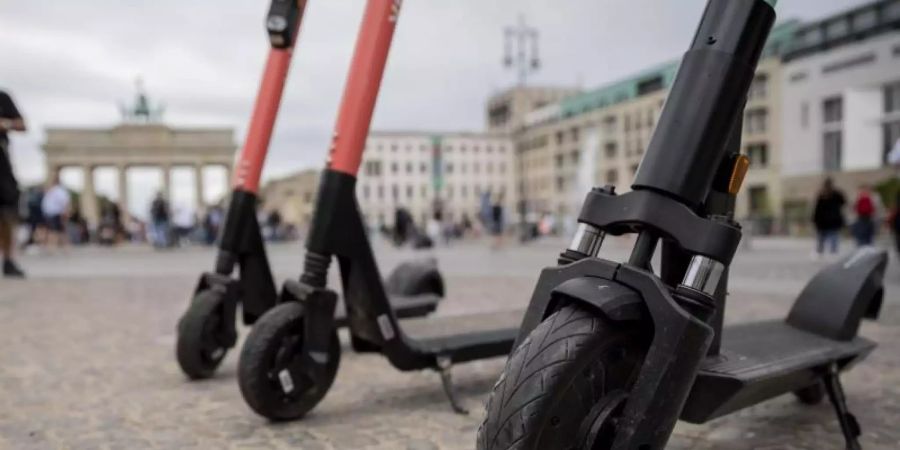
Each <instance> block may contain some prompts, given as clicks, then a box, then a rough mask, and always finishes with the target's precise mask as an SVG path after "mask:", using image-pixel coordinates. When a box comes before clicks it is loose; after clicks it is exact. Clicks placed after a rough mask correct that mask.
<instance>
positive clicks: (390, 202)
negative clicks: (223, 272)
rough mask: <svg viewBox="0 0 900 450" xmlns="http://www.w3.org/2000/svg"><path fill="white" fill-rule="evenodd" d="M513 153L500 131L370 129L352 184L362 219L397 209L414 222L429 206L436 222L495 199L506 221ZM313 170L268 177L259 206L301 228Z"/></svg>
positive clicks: (388, 215) (380, 218)
mask: <svg viewBox="0 0 900 450" xmlns="http://www.w3.org/2000/svg"><path fill="white" fill-rule="evenodd" d="M514 164H515V153H514V151H513V144H512V141H511V139H510V138H509V137H508V136H507V135H505V134H501V133H463V132H453V133H443V132H419V131H410V132H406V131H374V132H372V133H371V134H370V135H369V137H368V139H367V140H366V151H365V154H364V157H363V161H362V164H361V165H360V169H359V174H358V176H357V183H356V198H357V200H358V202H359V207H360V210H361V212H362V214H363V219H364V220H365V222H366V223H367V224H368V225H369V226H371V227H381V226H386V227H392V226H393V225H394V215H395V213H396V211H397V209H399V208H404V209H406V210H407V211H409V213H410V214H411V215H412V217H413V219H414V220H415V221H416V223H417V224H418V225H419V226H423V225H424V224H425V223H426V222H427V221H428V220H429V218H431V217H433V216H434V214H435V212H436V211H440V212H441V214H442V220H444V221H446V222H452V223H460V222H461V221H463V220H464V218H467V219H468V220H469V221H471V222H473V223H474V222H476V221H477V220H478V218H479V216H480V214H481V209H482V202H483V201H484V199H485V197H486V196H487V199H488V200H489V201H490V204H492V205H493V204H494V203H497V202H500V203H501V204H502V205H503V207H504V211H505V212H504V215H505V218H506V221H507V222H510V221H514V220H516V216H515V214H514V212H515V206H516V201H517V197H516V189H515V186H516V185H515V170H514ZM317 185H318V172H317V171H313V170H308V171H303V172H299V173H297V174H294V175H291V176H288V177H284V178H281V179H277V180H272V181H270V182H268V183H267V184H266V187H265V188H264V189H263V196H264V198H265V201H264V208H265V210H266V211H272V210H278V211H279V213H280V214H281V215H282V217H283V219H284V220H285V222H287V223H291V224H294V225H298V226H305V225H308V223H309V220H310V219H311V217H312V209H313V204H314V201H315V191H316V188H317V187H318V186H317Z"/></svg>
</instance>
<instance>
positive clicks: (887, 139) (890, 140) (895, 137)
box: [884, 119, 900, 163]
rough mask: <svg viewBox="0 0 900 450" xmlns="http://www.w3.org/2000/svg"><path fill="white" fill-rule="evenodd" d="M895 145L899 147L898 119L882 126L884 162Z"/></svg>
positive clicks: (899, 125)
mask: <svg viewBox="0 0 900 450" xmlns="http://www.w3.org/2000/svg"><path fill="white" fill-rule="evenodd" d="M895 145H900V119H897V120H895V121H893V122H889V123H886V124H884V162H885V163H887V158H888V155H889V154H890V153H891V150H893V149H894V146H895Z"/></svg>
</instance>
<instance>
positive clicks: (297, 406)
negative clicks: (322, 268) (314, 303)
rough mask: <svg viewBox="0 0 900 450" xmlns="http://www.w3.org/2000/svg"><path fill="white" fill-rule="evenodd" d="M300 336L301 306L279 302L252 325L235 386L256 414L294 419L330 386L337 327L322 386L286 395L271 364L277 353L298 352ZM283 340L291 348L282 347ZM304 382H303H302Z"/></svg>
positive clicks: (335, 365) (337, 349)
mask: <svg viewBox="0 0 900 450" xmlns="http://www.w3.org/2000/svg"><path fill="white" fill-rule="evenodd" d="M302 336H303V305H301V304H300V303H297V302H287V303H282V304H280V305H278V306H276V307H275V308H273V309H271V310H269V311H268V312H266V313H265V314H263V315H262V317H260V318H259V320H258V321H257V322H256V324H255V325H254V326H253V329H252V330H251V331H250V334H248V335H247V340H246V341H245V342H244V348H243V349H242V350H241V357H240V361H239V362H238V385H239V386H240V388H241V395H242V396H243V397H244V401H246V402H247V405H249V406H250V408H251V409H253V411H255V412H256V413H257V414H259V415H261V416H263V417H265V418H267V419H269V420H273V421H285V420H297V419H300V418H302V417H303V416H304V415H306V414H307V413H308V412H309V411H311V410H312V409H313V408H315V406H316V405H317V404H319V402H320V401H321V400H322V398H324V397H325V394H326V393H328V389H329V388H331V384H332V383H333V382H334V377H335V376H336V375H337V370H338V365H339V364H340V360H341V343H340V341H339V340H338V335H337V330H333V331H332V332H331V344H330V345H329V349H328V366H327V369H326V378H325V380H323V381H324V383H323V385H319V386H316V385H311V386H308V387H307V388H306V389H304V390H303V391H302V392H300V391H298V392H295V393H292V394H285V393H284V392H283V391H282V388H281V385H280V383H279V381H278V378H277V374H275V373H274V372H273V370H274V368H273V366H274V365H275V363H276V358H278V357H279V352H283V351H291V352H297V351H299V348H300V346H301V345H302V340H301V339H302ZM286 339H290V340H292V341H293V342H292V344H291V348H290V349H284V348H283V347H284V345H283V344H284V342H285V340H286ZM304 384H305V383H304Z"/></svg>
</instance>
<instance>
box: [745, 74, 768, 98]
mask: <svg viewBox="0 0 900 450" xmlns="http://www.w3.org/2000/svg"><path fill="white" fill-rule="evenodd" d="M768 88H769V76H768V75H766V74H763V73H761V74H759V75H757V76H755V77H754V78H753V82H752V83H750V94H749V97H750V98H751V99H763V98H766V94H767V91H768Z"/></svg>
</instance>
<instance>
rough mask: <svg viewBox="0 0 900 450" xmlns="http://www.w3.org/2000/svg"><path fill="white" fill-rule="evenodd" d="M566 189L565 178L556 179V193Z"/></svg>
mask: <svg viewBox="0 0 900 450" xmlns="http://www.w3.org/2000/svg"><path fill="white" fill-rule="evenodd" d="M565 189H566V179H565V178H563V177H556V191H557V192H562V191H564V190H565Z"/></svg>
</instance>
